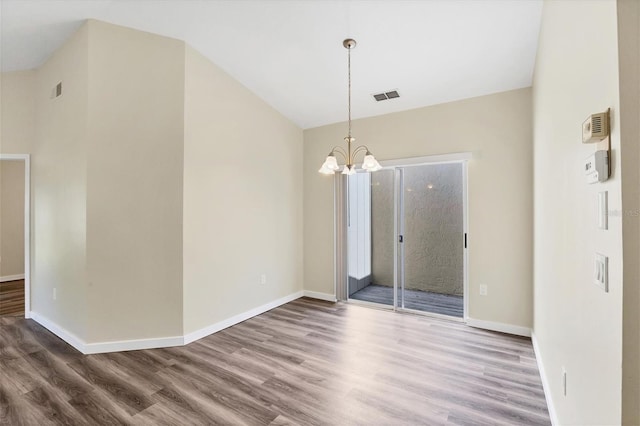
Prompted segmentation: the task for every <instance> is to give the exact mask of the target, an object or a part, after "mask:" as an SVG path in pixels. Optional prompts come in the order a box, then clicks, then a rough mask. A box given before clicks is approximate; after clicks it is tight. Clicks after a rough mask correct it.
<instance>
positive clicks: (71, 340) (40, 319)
mask: <svg viewBox="0 0 640 426" xmlns="http://www.w3.org/2000/svg"><path fill="white" fill-rule="evenodd" d="M31 319H33V320H34V321H35V322H37V323H38V324H40V325H41V326H43V327H44V328H46V329H47V330H49V331H50V332H52V333H53V334H55V335H56V336H58V337H59V338H61V339H62V340H64V341H65V342H67V343H68V344H70V345H71V346H73V347H74V348H76V349H77V350H79V351H80V352H82V353H85V352H84V347H85V343H84V341H83V340H82V339H81V338H79V337H78V336H76V335H75V334H73V333H71V332H70V331H67V330H66V329H64V328H63V327H61V326H59V325H58V324H56V323H55V322H53V321H51V320H50V319H49V318H46V317H44V316H42V315H40V314H39V313H37V312H31Z"/></svg>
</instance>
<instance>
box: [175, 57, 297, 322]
mask: <svg viewBox="0 0 640 426" xmlns="http://www.w3.org/2000/svg"><path fill="white" fill-rule="evenodd" d="M301 158H302V131H301V130H300V129H298V128H297V127H296V126H295V125H293V124H292V123H291V122H290V121H288V120H287V119H285V118H284V117H283V116H282V115H280V114H279V113H278V112H276V111H275V110H273V109H272V108H271V107H269V106H268V105H267V104H265V103H264V102H263V101H262V100H260V99H259V98H258V97H257V96H255V95H254V94H253V93H251V92H250V91H249V90H247V89H246V88H245V87H243V86H242V85H240V84H239V83H238V82H237V81H235V80H234V79H232V78H231V77H230V76H228V75H227V74H226V73H224V72H223V71H222V70H221V69H220V68H218V67H217V66H215V65H214V64H212V63H211V62H209V61H208V60H207V59H206V58H204V57H203V56H202V55H200V54H199V53H198V52H196V51H195V50H193V49H191V48H187V54H186V75H185V152H184V256H183V258H184V313H185V322H184V330H185V333H189V332H193V331H195V330H198V329H201V328H203V327H206V326H208V325H211V324H214V323H216V322H218V321H221V320H224V319H227V318H229V317H231V316H233V315H236V314H239V313H242V312H245V311H247V310H249V309H252V308H255V307H258V306H260V305H263V304H265V303H268V302H271V301H273V300H275V299H277V298H280V297H284V296H287V295H290V294H292V293H295V292H297V291H300V290H302V179H301V177H302V166H301ZM262 274H266V276H267V282H266V284H261V283H260V282H261V281H260V278H261V275H262Z"/></svg>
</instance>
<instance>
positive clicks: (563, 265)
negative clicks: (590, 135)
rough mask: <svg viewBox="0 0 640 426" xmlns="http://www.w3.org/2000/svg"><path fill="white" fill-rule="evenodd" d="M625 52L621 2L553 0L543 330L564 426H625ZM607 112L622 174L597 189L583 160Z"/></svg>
mask: <svg viewBox="0 0 640 426" xmlns="http://www.w3.org/2000/svg"><path fill="white" fill-rule="evenodd" d="M585 29H589V30H585ZM617 47H618V45H617V17H616V2H614V1H590V0H585V1H571V2H564V1H560V2H555V1H547V2H545V4H544V9H543V14H542V26H541V32H540V41H539V46H538V55H537V61H536V67H535V76H534V84H533V105H534V153H535V160H534V164H535V168H534V169H535V174H534V182H535V190H534V193H535V225H534V228H535V235H534V241H535V251H534V253H535V254H534V256H535V261H534V263H535V271H534V276H535V303H534V305H535V313H534V332H535V335H536V338H537V341H538V344H539V347H540V352H541V355H542V357H541V361H542V362H543V364H544V370H545V372H546V375H547V377H546V381H547V382H548V383H549V391H550V394H549V395H548V396H549V397H551V399H552V401H553V405H554V407H555V410H556V413H557V417H558V421H559V423H560V424H581V425H587V424H594V425H596V424H597V425H603V424H619V423H620V421H621V417H620V416H621V410H620V407H621V387H622V383H621V371H620V366H621V362H622V354H621V347H622V229H621V225H622V223H621V218H620V214H619V212H620V211H621V207H622V206H621V191H620V187H621V185H620V183H621V177H620V165H621V162H620V156H621V151H620V105H619V95H618V54H617V52H618V49H617ZM594 52H598V55H597V60H594ZM608 107H610V108H611V109H612V125H611V126H612V136H611V141H612V148H613V174H612V178H611V179H610V180H609V181H607V182H605V183H599V184H593V185H589V184H587V183H586V181H585V178H584V174H583V168H582V167H583V161H584V159H585V158H587V157H588V156H589V155H590V154H592V153H593V152H594V151H595V149H596V146H595V145H593V144H589V145H587V144H582V140H581V135H580V128H581V124H582V122H583V121H584V120H585V118H586V117H587V116H588V115H589V114H591V113H595V112H600V111H603V110H606V109H607V108H608ZM599 191H608V197H609V211H610V212H618V214H610V215H609V229H608V230H607V231H603V230H599V229H598V228H597V216H596V208H595V207H596V201H597V193H598V192H599ZM595 252H600V253H603V254H605V255H607V256H608V257H609V292H608V293H605V292H604V291H603V290H602V289H601V288H599V287H598V286H596V285H594V284H593V269H594V260H593V258H594V253H595ZM635 285H637V282H636V283H635ZM563 368H564V369H566V372H567V395H566V396H564V395H563V392H562V382H561V378H562V373H561V372H562V369H563Z"/></svg>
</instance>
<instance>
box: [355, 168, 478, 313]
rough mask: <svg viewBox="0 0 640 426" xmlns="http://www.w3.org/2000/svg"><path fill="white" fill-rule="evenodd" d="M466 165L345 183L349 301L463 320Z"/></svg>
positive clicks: (365, 176)
mask: <svg viewBox="0 0 640 426" xmlns="http://www.w3.org/2000/svg"><path fill="white" fill-rule="evenodd" d="M465 180H466V179H465V164H464V163H463V162H452V163H442V164H424V165H415V166H399V167H392V168H386V169H383V170H380V171H378V172H375V173H357V174H356V175H352V176H349V177H348V178H347V200H348V201H347V206H348V208H347V233H346V234H347V244H346V245H347V250H346V251H347V259H348V260H347V264H348V279H347V283H348V291H347V292H348V294H347V296H348V299H350V300H354V301H358V302H365V303H375V304H377V305H382V306H386V307H390V308H394V309H397V310H409V311H417V312H427V313H431V314H439V315H447V316H451V317H459V318H461V317H463V315H464V309H463V306H464V287H465V285H464V282H465V238H466V237H465V235H466V234H465V225H466V224H465V206H464V201H465V198H466V196H465Z"/></svg>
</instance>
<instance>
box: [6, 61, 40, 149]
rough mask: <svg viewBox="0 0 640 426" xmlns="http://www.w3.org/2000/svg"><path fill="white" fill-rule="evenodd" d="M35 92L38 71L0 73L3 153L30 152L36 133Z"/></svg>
mask: <svg viewBox="0 0 640 426" xmlns="http://www.w3.org/2000/svg"><path fill="white" fill-rule="evenodd" d="M35 94H36V72H35V71H33V70H27V71H16V72H6V73H1V74H0V99H1V100H0V153H2V154H29V153H31V150H32V146H33V141H34V139H35V135H36V124H35V123H36V99H35Z"/></svg>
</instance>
